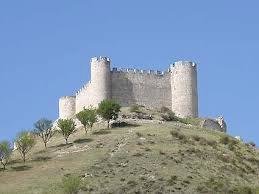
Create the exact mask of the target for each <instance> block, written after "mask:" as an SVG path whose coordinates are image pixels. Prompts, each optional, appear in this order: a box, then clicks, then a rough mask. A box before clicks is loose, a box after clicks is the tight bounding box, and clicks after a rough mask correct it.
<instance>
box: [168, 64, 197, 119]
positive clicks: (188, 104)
mask: <svg viewBox="0 0 259 194" xmlns="http://www.w3.org/2000/svg"><path fill="white" fill-rule="evenodd" d="M171 88H172V111H173V112H174V113H175V114H176V116H179V117H198V92H197V67H196V64H195V63H193V62H187V61H178V62H175V63H174V64H173V65H171Z"/></svg>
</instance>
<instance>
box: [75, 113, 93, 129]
mask: <svg viewBox="0 0 259 194" xmlns="http://www.w3.org/2000/svg"><path fill="white" fill-rule="evenodd" d="M76 118H77V119H78V120H79V121H80V122H81V123H82V125H83V126H84V129H85V133H87V128H90V129H92V127H93V124H94V123H95V122H96V120H97V114H96V109H94V108H89V109H85V108H84V110H82V111H81V112H79V113H77V114H76Z"/></svg>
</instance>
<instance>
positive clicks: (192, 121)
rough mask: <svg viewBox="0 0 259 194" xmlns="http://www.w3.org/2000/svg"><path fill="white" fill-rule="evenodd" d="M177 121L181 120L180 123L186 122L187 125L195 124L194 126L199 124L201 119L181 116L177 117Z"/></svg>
mask: <svg viewBox="0 0 259 194" xmlns="http://www.w3.org/2000/svg"><path fill="white" fill-rule="evenodd" d="M176 119H177V121H179V122H180V123H184V124H186V125H194V126H199V125H200V120H199V118H189V117H187V118H179V117H176Z"/></svg>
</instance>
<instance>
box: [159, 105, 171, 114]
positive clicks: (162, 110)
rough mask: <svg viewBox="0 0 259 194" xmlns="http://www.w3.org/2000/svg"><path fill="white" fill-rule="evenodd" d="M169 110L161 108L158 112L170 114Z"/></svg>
mask: <svg viewBox="0 0 259 194" xmlns="http://www.w3.org/2000/svg"><path fill="white" fill-rule="evenodd" d="M170 111H171V110H170V109H169V108H167V107H165V106H162V107H161V109H160V112H161V113H167V112H170Z"/></svg>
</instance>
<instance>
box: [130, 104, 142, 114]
mask: <svg viewBox="0 0 259 194" xmlns="http://www.w3.org/2000/svg"><path fill="white" fill-rule="evenodd" d="M130 112H135V113H141V110H140V106H139V105H137V104H134V105H132V106H131V107H130Z"/></svg>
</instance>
